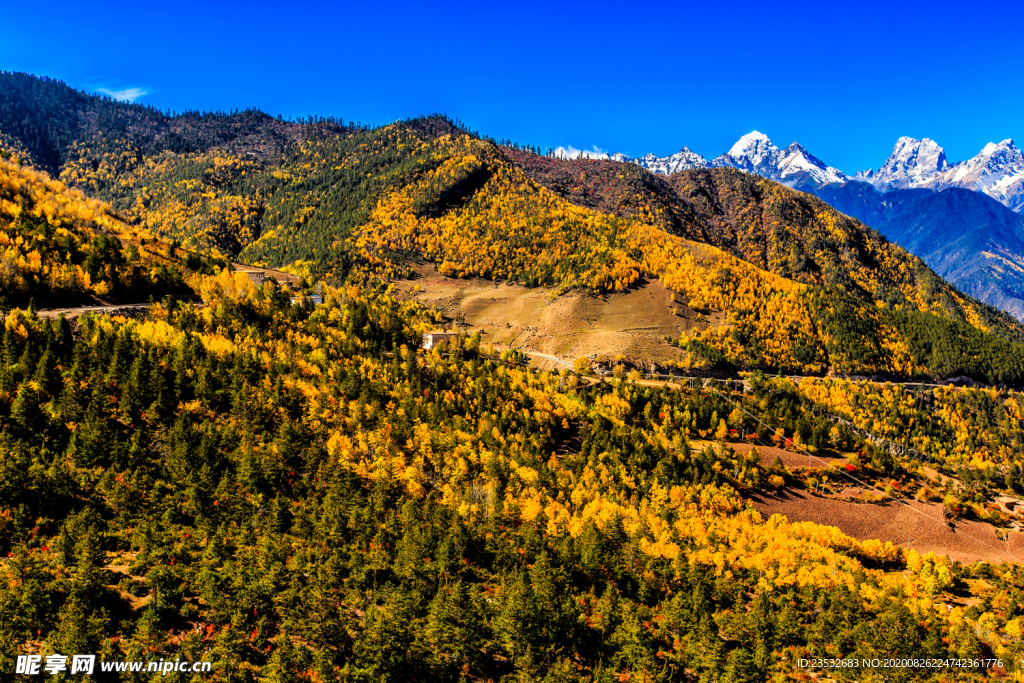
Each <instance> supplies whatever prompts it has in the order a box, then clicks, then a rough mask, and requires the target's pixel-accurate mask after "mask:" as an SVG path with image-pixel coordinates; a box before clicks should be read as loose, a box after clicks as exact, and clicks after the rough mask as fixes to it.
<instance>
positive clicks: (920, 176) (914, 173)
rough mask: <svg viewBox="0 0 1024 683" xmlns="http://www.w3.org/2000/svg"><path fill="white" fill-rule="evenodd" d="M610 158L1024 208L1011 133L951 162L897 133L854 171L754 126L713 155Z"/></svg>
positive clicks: (658, 167)
mask: <svg viewBox="0 0 1024 683" xmlns="http://www.w3.org/2000/svg"><path fill="white" fill-rule="evenodd" d="M610 158H611V159H614V160H615V161H622V162H630V163H634V164H639V165H640V166H643V167H644V168H646V169H647V170H649V171H651V172H653V173H660V174H665V175H669V174H672V173H678V172H679V171H685V170H688V169H691V168H719V167H729V168H736V169H739V170H741V171H745V172H746V173H755V174H757V175H760V176H763V177H765V178H768V179H770V180H774V181H776V182H780V183H782V184H783V185H788V186H790V187H797V188H804V189H807V188H811V187H821V186H824V185H829V184H832V183H845V182H848V181H851V180H853V181H858V182H864V183H870V184H871V185H873V186H874V187H875V189H877V190H879V191H880V192H888V191H891V190H900V189H914V188H927V189H931V190H936V191H941V190H946V189H949V188H954V187H958V188H963V189H967V190H973V191H975V192H983V193H985V194H987V195H988V196H990V197H992V198H993V199H995V200H997V201H999V202H1001V203H1002V204H1003V205H1005V206H1007V207H1009V208H1010V209H1013V210H1014V211H1017V212H1024V152H1022V151H1021V150H1020V149H1019V148H1018V147H1017V146H1016V145H1014V144H1013V140H1009V139H1007V140H1003V141H1002V142H1000V143H994V142H990V143H989V144H987V145H985V148H984V149H982V150H981V152H979V153H978V155H977V156H975V157H973V158H971V159H968V160H967V161H961V162H959V163H956V164H950V163H949V161H948V160H947V159H946V151H945V150H944V149H942V147H941V146H940V145H939V144H938V143H937V142H935V141H934V140H930V139H929V138H921V139H920V140H919V139H917V138H911V137H901V138H900V139H899V140H897V141H896V144H895V145H894V146H893V149H892V154H890V155H889V158H888V159H886V160H885V163H884V164H882V166H881V168H879V169H877V170H867V171H861V172H860V173H857V174H856V175H853V176H849V175H847V174H845V173H843V172H842V171H840V170H839V169H837V168H833V167H832V166H829V165H827V164H825V162H823V161H822V160H821V159H818V158H817V157H816V156H814V155H813V154H811V153H810V152H808V151H807V150H806V149H804V148H803V147H802V146H801V145H799V144H797V143H795V142H794V143H793V144H791V145H790V146H789V147H786V148H785V149H782V150H780V149H779V148H778V147H776V146H775V145H774V144H773V143H772V141H771V140H770V139H769V138H768V136H767V135H765V134H764V133H760V132H758V131H756V130H755V131H753V132H751V133H747V134H746V135H744V136H743V137H741V138H740V139H739V140H737V141H736V144H734V145H733V146H732V148H731V149H729V151H728V152H726V153H725V154H722V155H720V156H717V157H715V158H714V159H712V160H711V161H708V160H707V159H705V158H704V157H702V156H701V155H699V154H697V153H695V152H692V151H690V150H689V149H688V148H686V147H683V148H682V150H680V151H679V152H676V153H675V154H672V155H671V156H667V157H659V156H656V155H654V154H647V155H645V156H642V157H636V158H633V157H629V156H626V155H625V154H621V153H619V154H613V155H611V157H610Z"/></svg>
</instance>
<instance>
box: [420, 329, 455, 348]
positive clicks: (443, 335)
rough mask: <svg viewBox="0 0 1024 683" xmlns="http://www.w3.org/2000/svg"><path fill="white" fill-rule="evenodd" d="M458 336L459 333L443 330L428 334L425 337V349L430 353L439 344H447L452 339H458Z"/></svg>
mask: <svg viewBox="0 0 1024 683" xmlns="http://www.w3.org/2000/svg"><path fill="white" fill-rule="evenodd" d="M458 336H459V333H458V332H444V331H442V330H433V331H431V332H427V333H426V334H424V335H423V348H425V349H426V350H427V351H429V350H430V349H432V348H434V347H435V346H437V345H439V344H446V343H448V342H449V341H451V340H452V339H457V338H458Z"/></svg>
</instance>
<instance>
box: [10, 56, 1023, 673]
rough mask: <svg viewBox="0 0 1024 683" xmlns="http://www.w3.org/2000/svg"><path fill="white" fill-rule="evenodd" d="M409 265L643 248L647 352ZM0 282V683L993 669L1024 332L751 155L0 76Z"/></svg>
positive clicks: (1011, 656)
mask: <svg viewBox="0 0 1024 683" xmlns="http://www.w3.org/2000/svg"><path fill="white" fill-rule="evenodd" d="M417 268H419V269H420V270H417ZM423 268H429V269H432V270H431V272H432V273H433V275H434V276H436V277H437V278H438V279H444V280H445V281H446V282H455V283H460V282H469V281H473V282H486V283H493V284H494V286H495V287H497V286H498V285H499V284H501V285H503V286H506V285H507V286H508V287H512V288H515V289H517V290H522V291H526V290H529V291H543V292H544V293H545V296H546V297H547V299H548V300H549V301H551V302H557V301H558V300H560V298H563V297H569V296H578V297H588V298H592V299H596V300H601V301H605V300H609V299H610V298H612V297H616V296H621V295H624V294H626V293H628V292H631V291H636V290H637V289H638V288H640V287H643V286H645V285H647V284H648V283H650V282H653V281H657V282H660V283H661V284H662V285H663V286H664V287H665V288H667V290H669V291H670V292H671V296H672V297H673V298H672V301H673V302H674V303H673V309H672V311H671V315H673V316H678V317H680V318H685V319H686V320H687V321H688V323H687V326H686V327H685V331H683V332H681V333H680V334H678V335H676V336H673V337H666V338H664V339H661V340H658V342H659V343H660V344H662V345H663V346H664V348H665V349H666V350H667V351H666V353H667V352H671V354H672V357H674V358H677V359H678V360H676V361H673V362H671V363H666V362H659V363H654V362H652V361H651V360H650V359H646V358H643V357H639V356H637V357H630V356H627V355H619V356H616V357H603V356H602V355H601V354H591V355H581V356H579V357H568V358H562V359H555V361H556V362H551V361H550V359H549V360H547V361H545V360H544V359H539V358H538V354H537V353H536V351H537V350H536V349H531V348H525V347H524V348H512V347H511V346H512V345H506V346H502V345H500V344H496V343H494V342H493V341H492V339H491V337H492V336H493V335H492V332H493V330H494V329H495V328H496V327H498V326H501V325H502V324H503V322H504V321H502V320H492V321H489V322H488V323H487V324H482V325H477V326H474V325H470V324H466V322H465V321H464V320H459V319H455V318H454V317H453V316H451V315H449V314H448V313H446V312H445V311H444V310H441V309H440V308H439V307H435V306H430V305H427V304H424V303H423V302H422V301H420V300H418V299H416V298H415V297H410V296H407V295H405V294H404V293H403V292H405V291H406V290H405V289H402V288H401V287H399V286H398V285H399V284H401V283H404V282H410V281H415V282H416V285H415V286H416V288H417V290H418V289H419V288H420V286H421V284H422V285H423V286H429V285H427V284H424V283H422V282H421V281H420V280H422V277H421V276H420V275H417V273H418V272H422V269H423ZM417 278H420V280H417ZM0 316H2V322H0V679H2V680H14V679H15V676H14V674H13V673H12V672H14V671H15V667H16V661H17V660H18V658H19V657H25V656H28V655H41V656H42V659H43V661H45V660H46V657H48V656H52V655H71V654H75V653H81V654H95V655H96V656H97V658H98V659H99V660H100V661H156V660H175V659H188V660H194V661H209V662H211V663H212V670H211V671H210V672H207V673H194V674H192V673H182V672H173V673H170V674H166V675H164V674H160V673H151V672H144V671H143V672H128V671H126V672H120V673H113V672H110V673H103V674H99V673H97V674H96V675H95V678H96V680H121V681H156V680H166V681H210V680H215V681H231V682H238V683H242V682H255V681H266V682H269V683H299V682H302V683H314V682H326V681H367V682H370V681H467V682H468V681H474V682H481V683H483V682H484V681H495V682H497V681H550V682H552V683H554V682H563V681H564V682H566V683H568V682H573V681H608V682H612V681H633V682H634V683H636V682H640V681H644V682H647V681H650V682H654V681H684V682H696V681H701V682H707V683H710V682H718V681H721V682H732V681H737V682H747V681H749V682H758V681H769V680H770V681H802V680H812V674H813V675H814V676H815V677H817V678H816V680H837V681H918V680H921V681H927V680H935V681H953V680H956V681H963V680H986V679H989V678H997V679H1000V680H1024V565H1021V564H1020V563H1019V562H1022V561H1024V550H1022V549H1024V544H1021V541H1020V534H1021V533H1022V532H1021V531H1020V526H1019V525H1020V524H1021V520H1020V517H1019V510H1020V509H1021V508H1017V507H1016V506H1017V504H1018V503H1020V504H1022V505H1024V500H1021V499H1020V497H1024V471H1022V459H1024V412H1022V411H1024V325H1022V323H1021V322H1020V321H1018V320H1016V319H1014V318H1012V317H1010V316H1009V315H1007V314H1005V313H1002V312H1000V311H998V310H997V309H995V308H993V307H991V306H988V305H986V304H984V303H982V302H980V301H978V300H976V299H973V298H971V297H969V296H967V295H965V294H963V293H961V292H959V291H957V290H956V289H955V288H954V287H953V286H951V285H950V284H948V283H946V282H945V281H943V280H942V279H941V278H939V277H938V276H937V275H936V274H935V273H934V272H932V271H931V270H930V269H929V268H928V267H927V266H926V265H925V264H924V263H923V262H922V261H921V260H920V259H919V258H917V257H915V256H914V255H912V254H910V253H908V252H907V251H905V250H904V249H902V248H900V247H899V246H897V245H895V244H893V243H890V242H889V241H887V240H886V239H885V238H884V237H883V236H882V235H880V234H879V233H878V232H876V231H874V230H872V229H871V228H869V227H867V226H865V225H863V224H862V223H860V222H859V221H856V220H854V219H852V218H849V217H847V216H844V215H843V214H841V213H839V212H837V211H835V210H834V209H832V208H831V207H829V206H828V205H827V204H825V203H823V202H821V201H819V200H817V199H815V198H814V197H812V196H810V195H807V194H804V193H800V192H796V191H794V190H791V189H789V188H786V187H784V186H782V185H778V184H776V183H773V182H771V181H769V180H766V179H763V178H760V177H757V176H753V175H747V174H744V173H742V172H740V171H736V170H732V169H705V170H692V171H684V172H681V173H677V174H674V175H672V176H655V175H653V174H651V173H649V172H648V171H646V170H645V169H643V168H641V167H639V166H636V165H633V164H625V163H619V162H615V161H609V160H587V159H577V160H567V159H560V158H556V157H555V156H554V155H551V154H545V153H543V152H542V151H541V150H539V149H535V148H530V147H522V146H520V145H518V144H515V143H513V142H511V141H507V140H496V139H492V138H489V137H487V136H486V135H483V134H481V133H478V132H476V131H472V130H470V129H468V127H467V126H465V125H463V124H462V123H460V122H458V121H455V120H451V119H449V118H447V117H445V116H440V115H433V116H426V117H421V118H414V119H409V120H402V121H397V122H395V123H392V124H390V125H386V126H380V127H372V126H363V125H360V124H356V123H353V122H346V121H343V120H340V119H314V118H309V119H305V120H300V121H294V120H291V121H289V120H284V119H281V118H274V117H271V116H268V115H266V114H264V113H262V112H259V111H256V110H247V111H234V112H185V113H178V114H172V113H170V112H161V111H159V110H156V109H152V108H149V107H144V106H140V105H132V104H126V103H120V102H115V101H113V100H111V99H110V98H106V97H100V96H94V95H88V94H85V93H81V92H78V91H76V90H73V89H71V88H69V87H67V86H66V85H64V84H63V83H60V82H58V81H55V80H52V79H45V78H36V77H34V76H28V75H26V74H17V73H9V72H3V73H0ZM597 326H598V325H597V324H595V327H597ZM438 329H445V330H449V331H452V332H453V334H452V336H451V337H450V338H448V339H446V340H445V343H442V344H438V345H435V346H433V347H432V348H429V349H427V348H423V346H424V344H423V340H424V335H425V334H426V333H428V332H430V331H432V330H438ZM796 502H798V503H799V504H800V505H803V506H804V507H802V508H799V509H800V510H805V511H807V514H806V515H805V516H804V517H800V516H798V515H795V514H781V513H780V510H782V506H784V505H787V504H792V505H795V504H796ZM844 506H845V507H844ZM787 509H789V508H787ZM793 509H797V508H793ZM833 510H853V511H854V512H853V513H851V514H852V516H853V517H859V518H862V519H867V520H869V521H870V520H876V521H875V522H873V524H874V526H870V525H869V526H867V527H866V526H865V525H861V526H855V525H851V526H849V527H843V526H842V524H840V523H839V522H835V521H830V520H836V519H840V520H841V519H845V518H842V515H840V514H839V513H838V512H837V513H835V514H834V515H833V514H832V513H831V512H830V511H833ZM822 511H824V512H822ZM899 511H910V512H914V514H918V515H920V519H918V518H914V520H915V521H914V522H913V528H912V531H911V532H907V533H904V532H905V531H906V529H905V527H903V526H900V527H899V529H898V533H896V532H895V531H892V530H893V529H896V528H897V525H898V524H902V523H903V522H897V521H896V517H897V516H898V515H899V514H901V513H900V512H899ZM825 513H829V514H825ZM907 514H910V513H909V512H908V513H907ZM815 515H817V516H815ZM829 515H831V516H829ZM844 523H845V522H844ZM926 532H927V533H931V534H932V535H931V536H926ZM940 532H941V534H940ZM908 534H909V536H908ZM935 539H938V540H935ZM971 543H973V544H974V545H970V544H971ZM964 544H967V545H964ZM821 659H831V660H836V659H840V660H842V659H846V660H853V659H856V660H858V661H863V660H869V661H870V660H875V659H877V660H881V661H885V660H894V659H895V660H901V661H902V660H910V661H911V662H913V661H915V660H916V661H921V662H924V661H926V660H929V661H930V660H941V661H943V662H955V664H947V665H944V666H941V667H933V666H926V665H923V664H922V665H907V666H899V667H895V668H888V669H880V668H870V667H869V668H835V669H828V670H827V671H825V670H823V669H814V668H813V667H811V666H809V665H808V664H807V663H806V662H807V661H808V660H821ZM104 677H107V678H104ZM30 678H31V677H25V678H22V679H21V680H30ZM48 678H50V677H49V676H48ZM84 679H85V677H83V676H82V675H80V674H71V673H70V671H63V672H57V673H56V675H55V676H54V677H53V680H84Z"/></svg>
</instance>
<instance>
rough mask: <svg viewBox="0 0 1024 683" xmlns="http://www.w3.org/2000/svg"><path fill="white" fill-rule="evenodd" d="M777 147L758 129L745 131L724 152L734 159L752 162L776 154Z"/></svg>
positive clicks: (758, 161)
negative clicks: (744, 133)
mask: <svg viewBox="0 0 1024 683" xmlns="http://www.w3.org/2000/svg"><path fill="white" fill-rule="evenodd" d="M778 153H779V148H778V147H776V146H775V145H773V144H772V141H771V140H770V139H768V136H767V135H765V134H764V133H762V132H760V131H756V130H755V131H753V132H751V133H747V134H746V135H744V136H743V137H741V138H740V139H739V140H737V141H736V144H734V145H733V146H732V148H731V149H730V150H729V151H728V152H726V154H728V155H729V156H731V157H732V158H734V159H749V160H750V161H751V162H752V163H755V164H756V163H763V162H764V161H766V160H768V159H770V158H772V157H775V156H778Z"/></svg>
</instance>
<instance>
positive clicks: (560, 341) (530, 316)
mask: <svg viewBox="0 0 1024 683" xmlns="http://www.w3.org/2000/svg"><path fill="white" fill-rule="evenodd" d="M416 273H417V277H416V278H414V279H412V280H399V281H397V282H395V290H396V296H398V297H399V298H402V299H415V300H416V301H419V302H420V303H422V304H424V305H430V306H436V307H438V309H440V310H441V311H442V312H443V313H444V314H445V315H446V316H448V317H449V318H457V317H459V316H463V319H464V321H465V324H466V325H467V326H468V327H470V328H472V329H481V330H483V331H484V332H485V333H486V334H485V335H484V338H483V339H484V343H487V344H499V345H502V346H511V347H514V348H517V349H520V350H522V351H527V352H529V351H533V352H537V353H541V354H549V355H552V356H556V357H558V358H561V359H564V360H568V361H570V362H571V361H572V360H573V359H575V358H578V357H580V356H607V357H610V358H614V357H615V356H617V355H619V354H621V355H623V356H625V357H627V358H631V359H642V360H649V361H653V362H655V363H665V362H666V361H673V362H675V361H678V360H680V359H681V358H682V357H683V354H684V352H683V351H681V350H680V349H678V348H676V347H673V346H670V345H669V344H667V343H665V342H664V341H662V339H663V338H664V337H670V338H678V337H679V336H680V335H681V334H682V333H683V332H684V331H686V330H689V329H693V328H698V329H704V328H706V327H708V326H710V325H717V324H719V319H718V316H716V315H707V316H700V315H699V314H698V313H697V312H695V311H693V310H692V309H690V308H688V307H686V306H684V305H683V304H681V303H679V302H675V301H673V293H672V292H671V291H669V290H668V289H666V288H665V286H664V285H662V284H661V282H660V281H658V280H652V281H650V282H648V283H647V284H645V285H643V286H642V287H637V288H634V289H633V290H630V291H629V292H623V293H617V294H611V295H608V296H604V297H595V296H588V295H584V294H563V295H562V296H560V297H557V298H554V299H552V296H551V295H552V290H550V289H547V288H543V287H537V288H532V289H531V288H527V287H518V286H514V285H506V284H500V283H497V282H492V281H490V280H482V279H467V280H457V279H454V278H448V277H444V276H442V275H440V274H439V273H438V272H437V270H436V269H435V268H434V266H433V265H432V264H421V265H419V266H416ZM416 286H419V288H420V291H415V290H414V287H416ZM673 308H675V309H677V310H678V311H679V313H680V315H673V314H672V309H673ZM541 360H543V359H541Z"/></svg>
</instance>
